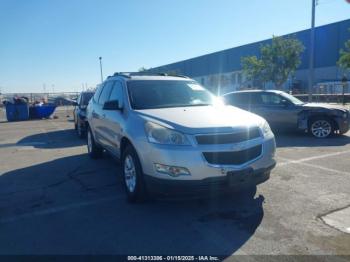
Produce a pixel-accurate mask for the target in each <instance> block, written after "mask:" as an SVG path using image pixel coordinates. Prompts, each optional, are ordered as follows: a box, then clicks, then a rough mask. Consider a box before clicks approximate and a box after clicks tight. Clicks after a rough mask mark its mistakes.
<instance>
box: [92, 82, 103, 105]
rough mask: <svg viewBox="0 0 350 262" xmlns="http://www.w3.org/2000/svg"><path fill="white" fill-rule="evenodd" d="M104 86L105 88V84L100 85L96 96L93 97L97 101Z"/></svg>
mask: <svg viewBox="0 0 350 262" xmlns="http://www.w3.org/2000/svg"><path fill="white" fill-rule="evenodd" d="M102 88H103V85H101V86H99V87H98V88H97V89H96V91H95V94H94V98H93V99H94V100H95V102H98V98H99V97H100V94H101V91H102Z"/></svg>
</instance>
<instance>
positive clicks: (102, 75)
mask: <svg viewBox="0 0 350 262" xmlns="http://www.w3.org/2000/svg"><path fill="white" fill-rule="evenodd" d="M99 59H100V71H101V83H102V82H103V73H102V57H101V56H100V57H99Z"/></svg>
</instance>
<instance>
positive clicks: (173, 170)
mask: <svg viewBox="0 0 350 262" xmlns="http://www.w3.org/2000/svg"><path fill="white" fill-rule="evenodd" d="M154 166H155V167H156V170H157V172H159V173H162V174H167V175H169V176H172V177H178V176H189V175H191V173H190V171H188V169H187V168H184V167H178V166H167V165H162V164H154Z"/></svg>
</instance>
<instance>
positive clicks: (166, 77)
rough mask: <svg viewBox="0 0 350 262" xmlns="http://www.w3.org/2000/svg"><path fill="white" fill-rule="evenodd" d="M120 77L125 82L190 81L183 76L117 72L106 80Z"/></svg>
mask: <svg viewBox="0 0 350 262" xmlns="http://www.w3.org/2000/svg"><path fill="white" fill-rule="evenodd" d="M118 77H122V78H124V79H125V80H126V81H129V80H190V78H189V77H187V76H183V75H168V74H165V73H147V72H126V73H124V72H117V73H115V74H114V75H113V76H109V77H108V78H107V79H111V78H118Z"/></svg>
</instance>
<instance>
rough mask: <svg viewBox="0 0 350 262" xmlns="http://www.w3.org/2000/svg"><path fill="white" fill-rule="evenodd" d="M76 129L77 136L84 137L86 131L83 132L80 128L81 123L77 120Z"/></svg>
mask: <svg viewBox="0 0 350 262" xmlns="http://www.w3.org/2000/svg"><path fill="white" fill-rule="evenodd" d="M76 130H77V135H78V137H79V138H85V136H86V133H85V131H84V130H83V129H82V128H81V124H80V122H79V121H78V123H77V127H76Z"/></svg>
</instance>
